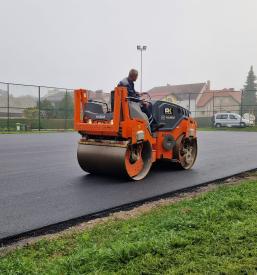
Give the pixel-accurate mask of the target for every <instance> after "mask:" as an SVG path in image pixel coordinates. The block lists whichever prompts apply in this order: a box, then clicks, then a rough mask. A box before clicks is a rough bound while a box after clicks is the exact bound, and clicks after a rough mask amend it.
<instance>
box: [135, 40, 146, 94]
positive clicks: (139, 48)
mask: <svg viewBox="0 0 257 275" xmlns="http://www.w3.org/2000/svg"><path fill="white" fill-rule="evenodd" d="M146 48H147V47H146V46H145V45H144V46H141V45H137V50H138V51H140V58H141V70H140V71H141V72H140V92H141V93H142V91H143V51H146Z"/></svg>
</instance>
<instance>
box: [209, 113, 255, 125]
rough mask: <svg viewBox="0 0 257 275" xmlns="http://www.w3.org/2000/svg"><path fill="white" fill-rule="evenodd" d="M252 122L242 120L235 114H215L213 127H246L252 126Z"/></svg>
mask: <svg viewBox="0 0 257 275" xmlns="http://www.w3.org/2000/svg"><path fill="white" fill-rule="evenodd" d="M252 124H253V121H251V120H249V119H245V118H242V117H241V116H240V115H239V114H235V113H217V114H215V115H214V117H213V125H214V126H215V127H217V128H220V127H246V126H253V125H252Z"/></svg>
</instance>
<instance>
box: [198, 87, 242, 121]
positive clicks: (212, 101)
mask: <svg viewBox="0 0 257 275" xmlns="http://www.w3.org/2000/svg"><path fill="white" fill-rule="evenodd" d="M240 109H241V91H235V90H234V89H233V88H230V89H223V90H210V91H206V92H204V93H203V94H202V95H201V97H200V98H199V100H198V101H197V103H196V117H211V116H212V115H213V114H215V113H218V112H230V113H238V114H240Z"/></svg>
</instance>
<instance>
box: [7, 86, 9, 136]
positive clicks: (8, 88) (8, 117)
mask: <svg viewBox="0 0 257 275" xmlns="http://www.w3.org/2000/svg"><path fill="white" fill-rule="evenodd" d="M7 131H8V132H9V131H10V86H9V83H7Z"/></svg>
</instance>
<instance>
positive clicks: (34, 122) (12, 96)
mask: <svg viewBox="0 0 257 275" xmlns="http://www.w3.org/2000/svg"><path fill="white" fill-rule="evenodd" d="M72 128H73V90H72V89H66V88H56V87H46V86H35V85H24V84H15V83H5V82H0V131H2V132H4V131H32V130H38V131H41V130H69V129H72Z"/></svg>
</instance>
